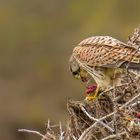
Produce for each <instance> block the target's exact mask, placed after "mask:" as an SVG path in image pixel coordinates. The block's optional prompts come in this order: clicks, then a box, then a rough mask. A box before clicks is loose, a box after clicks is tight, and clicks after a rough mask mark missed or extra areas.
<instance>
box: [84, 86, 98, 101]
mask: <svg viewBox="0 0 140 140" xmlns="http://www.w3.org/2000/svg"><path fill="white" fill-rule="evenodd" d="M99 88H100V87H99V85H97V88H96V90H95V91H94V92H93V93H91V94H90V95H88V96H87V97H86V98H85V100H88V101H91V100H94V99H96V98H97V96H98V92H99Z"/></svg>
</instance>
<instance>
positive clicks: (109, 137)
mask: <svg viewBox="0 0 140 140" xmlns="http://www.w3.org/2000/svg"><path fill="white" fill-rule="evenodd" d="M124 134H126V132H125V131H124V132H122V133H118V134H117V135H109V136H107V137H105V138H103V139H101V140H108V139H111V138H115V137H118V136H121V135H124Z"/></svg>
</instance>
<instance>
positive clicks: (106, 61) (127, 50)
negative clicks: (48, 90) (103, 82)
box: [73, 36, 140, 68]
mask: <svg viewBox="0 0 140 140" xmlns="http://www.w3.org/2000/svg"><path fill="white" fill-rule="evenodd" d="M73 56H74V57H75V58H76V59H77V60H78V61H80V62H81V63H84V64H86V65H87V66H90V67H94V66H97V67H112V68H115V67H119V66H120V65H121V64H123V63H124V62H133V63H139V62H140V52H139V51H137V50H136V49H135V48H132V47H129V46H128V45H127V44H125V43H123V42H121V41H119V40H117V39H114V38H112V37H109V36H94V37H90V38H87V39H85V40H83V41H82V42H80V43H79V44H78V45H77V46H76V47H75V48H74V50H73Z"/></svg>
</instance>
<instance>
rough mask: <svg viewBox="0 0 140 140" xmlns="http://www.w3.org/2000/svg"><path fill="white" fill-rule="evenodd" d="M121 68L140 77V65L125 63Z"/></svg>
mask: <svg viewBox="0 0 140 140" xmlns="http://www.w3.org/2000/svg"><path fill="white" fill-rule="evenodd" d="M120 67H121V68H125V69H128V70H129V72H131V73H133V74H135V75H136V76H138V77H140V63H132V62H125V63H123V64H122V65H121V66H120Z"/></svg>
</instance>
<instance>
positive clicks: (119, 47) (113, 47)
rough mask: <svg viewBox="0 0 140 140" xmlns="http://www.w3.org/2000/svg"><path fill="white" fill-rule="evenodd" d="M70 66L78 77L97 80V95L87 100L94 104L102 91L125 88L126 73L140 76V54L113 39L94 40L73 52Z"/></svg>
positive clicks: (101, 38) (98, 38) (108, 37)
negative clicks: (122, 83)
mask: <svg viewBox="0 0 140 140" xmlns="http://www.w3.org/2000/svg"><path fill="white" fill-rule="evenodd" d="M69 64H70V70H71V72H72V74H73V75H74V77H76V78H81V80H82V81H86V80H87V79H86V78H87V75H90V76H91V77H92V78H93V79H94V80H95V82H96V84H97V88H96V92H95V95H94V96H90V97H89V98H87V99H88V100H91V99H94V98H95V97H96V96H97V94H98V92H99V91H104V90H107V89H109V88H111V87H114V86H119V85H121V77H122V75H123V73H124V72H125V71H126V70H127V71H130V72H132V73H134V74H137V75H140V51H139V50H138V49H136V48H135V47H133V46H129V45H127V44H125V43H123V42H121V41H119V40H117V39H115V38H112V37H110V36H93V37H89V38H87V39H85V40H83V41H81V42H80V43H79V44H78V45H77V46H76V47H75V48H74V49H73V53H72V55H71V57H70V61H69Z"/></svg>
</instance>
